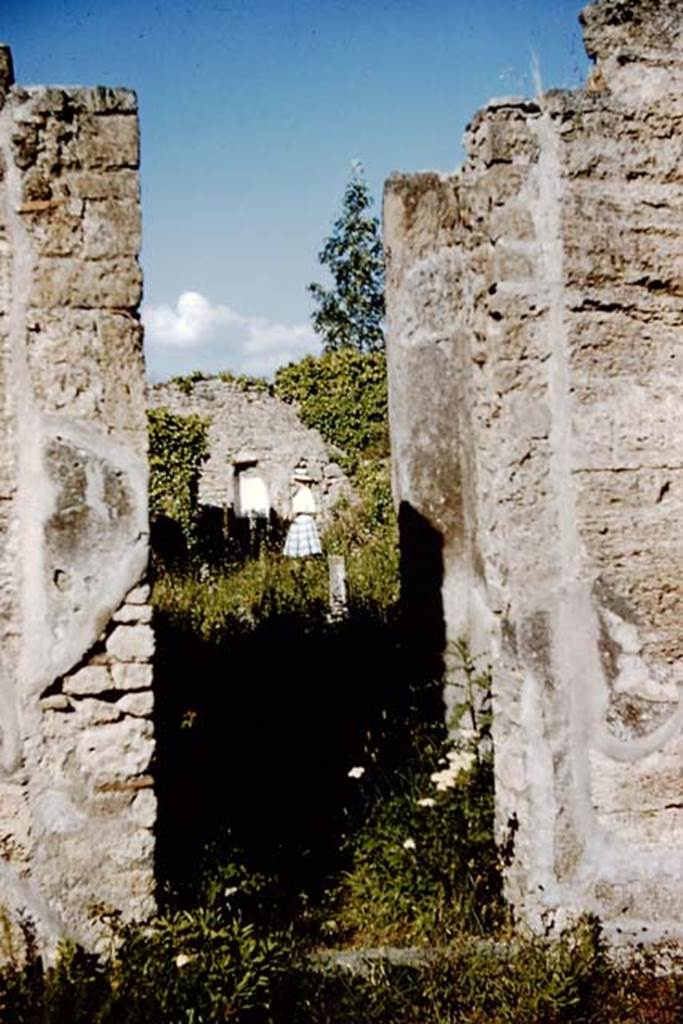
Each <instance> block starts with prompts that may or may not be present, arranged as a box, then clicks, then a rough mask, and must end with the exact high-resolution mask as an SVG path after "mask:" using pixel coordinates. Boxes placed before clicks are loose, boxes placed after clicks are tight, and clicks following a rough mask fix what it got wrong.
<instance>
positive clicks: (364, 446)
mask: <svg viewBox="0 0 683 1024" xmlns="http://www.w3.org/2000/svg"><path fill="white" fill-rule="evenodd" d="M275 394H276V395H277V396H278V398H282V399H284V401H286V402H294V403H296V404H297V406H298V410H299V415H300V416H301V419H302V420H303V422H304V423H305V424H306V426H308V427H314V428H315V429H316V430H319V431H320V433H321V434H322V436H323V438H324V439H325V440H326V441H327V442H328V444H333V445H336V446H337V447H338V448H341V449H342V450H343V451H344V452H346V453H347V454H348V455H350V456H359V455H360V454H361V453H363V454H365V455H366V456H372V455H374V456H384V455H386V454H387V453H388V450H389V428H388V415H387V374H386V358H385V356H384V353H383V352H371V353H368V354H362V353H360V352H358V351H356V350H355V349H352V348H345V349H342V350H341V351H338V352H336V351H333V352H327V353H325V354H324V355H322V356H317V357H316V356H306V357H305V358H304V359H302V360H301V361H300V362H298V363H290V365H289V366H284V367H282V368H281V369H279V370H278V371H277V373H276V375H275Z"/></svg>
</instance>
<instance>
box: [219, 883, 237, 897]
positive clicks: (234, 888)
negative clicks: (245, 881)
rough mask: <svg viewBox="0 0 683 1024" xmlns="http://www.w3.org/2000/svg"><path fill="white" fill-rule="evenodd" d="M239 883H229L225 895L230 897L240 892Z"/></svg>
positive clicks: (224, 891)
mask: <svg viewBox="0 0 683 1024" xmlns="http://www.w3.org/2000/svg"><path fill="white" fill-rule="evenodd" d="M239 888H240V887H239V885H229V886H228V888H227V889H224V890H223V895H224V896H226V897H227V898H228V899H230V897H231V896H234V895H235V893H236V892H239Z"/></svg>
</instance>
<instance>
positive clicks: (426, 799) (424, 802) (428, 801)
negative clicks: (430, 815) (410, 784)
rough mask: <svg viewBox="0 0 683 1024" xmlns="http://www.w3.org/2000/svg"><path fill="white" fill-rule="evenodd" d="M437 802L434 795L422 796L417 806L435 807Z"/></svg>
mask: <svg viewBox="0 0 683 1024" xmlns="http://www.w3.org/2000/svg"><path fill="white" fill-rule="evenodd" d="M435 803H436V800H435V799H434V797H433V796H422V797H420V799H419V800H418V801H417V806H418V807H433V806H434V805H435Z"/></svg>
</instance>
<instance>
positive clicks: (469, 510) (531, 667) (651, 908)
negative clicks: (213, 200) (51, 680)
mask: <svg viewBox="0 0 683 1024" xmlns="http://www.w3.org/2000/svg"><path fill="white" fill-rule="evenodd" d="M583 21H584V24H585V28H586V38H587V45H588V49H589V52H590V53H591V54H592V55H594V56H595V57H596V58H597V64H596V68H595V70H594V72H593V73H592V75H591V77H590V80H589V82H588V84H587V87H586V89H585V90H583V91H580V92H576V93H566V92H549V93H546V94H544V95H541V96H539V97H538V98H537V99H536V100H529V101H527V100H519V99H509V100H500V101H494V102H492V103H491V104H489V106H488V107H487V108H486V109H485V110H484V111H482V112H480V113H479V114H477V116H476V117H475V118H474V120H473V122H472V124H471V125H470V127H469V130H468V135H467V148H468V154H469V155H468V158H467V160H466V162H465V164H464V166H463V167H462V169H461V170H460V171H459V172H458V173H457V174H454V175H450V176H439V175H436V174H422V175H411V176H396V177H394V178H392V179H390V181H389V182H388V183H387V187H386V193H385V207H384V217H385V244H386V249H387V254H388V281H387V308H388V320H389V331H388V335H389V373H390V417H391V428H392V444H393V451H394V483H395V492H396V497H397V499H398V501H399V502H400V503H401V504H402V508H403V510H404V512H405V516H404V520H405V521H406V522H412V523H413V526H414V528H413V530H412V532H406V533H405V534H404V542H405V544H406V545H407V549H406V550H404V555H405V558H406V559H408V560H410V558H411V557H412V558H413V560H414V559H415V557H416V552H415V550H413V549H412V548H411V544H414V542H415V539H416V537H418V536H422V537H423V538H424V537H425V536H427V537H429V538H431V541H432V543H433V545H435V546H436V547H437V548H438V552H439V556H440V564H441V565H442V568H443V581H442V585H441V587H440V592H439V593H438V595H437V597H438V602H439V603H440V605H441V608H442V614H443V619H444V620H445V627H446V634H447V645H446V648H445V651H444V658H445V661H446V667H447V669H448V670H449V679H450V683H449V687H448V688H447V700H448V702H449V703H450V702H452V699H453V694H454V692H455V691H456V690H457V686H458V676H457V658H456V657H455V655H454V653H453V649H454V644H455V642H456V641H457V640H459V639H460V638H461V637H469V640H470V645H471V647H472V649H473V652H474V654H475V655H478V656H479V657H480V658H482V660H484V661H488V660H489V659H490V660H491V661H492V663H493V669H494V688H495V689H494V710H495V723H494V741H495V752H496V803H497V817H498V827H499V834H500V836H501V838H502V837H505V836H506V835H508V833H509V829H510V827H511V825H512V824H516V825H517V831H516V834H515V841H514V860H513V863H512V865H511V867H510V870H509V872H508V877H507V887H508V894H509V896H510V898H511V900H512V902H513V903H514V905H515V907H516V911H517V913H518V915H519V916H520V918H522V919H526V921H527V922H529V923H531V924H532V925H533V926H535V927H538V928H541V927H543V922H544V920H547V915H548V912H551V916H552V915H554V917H555V920H556V922H557V923H558V924H561V923H562V922H563V921H564V920H566V918H567V915H568V914H573V913H575V912H577V911H582V910H589V911H594V912H595V913H597V914H599V915H600V916H601V918H602V919H603V921H604V922H605V925H606V928H607V930H608V932H609V934H610V935H611V936H612V938H613V939H614V940H615V941H620V940H625V941H643V940H644V941H654V940H657V939H660V938H671V939H673V940H676V941H679V942H680V941H681V940H682V939H683V924H682V921H683V913H682V909H683V908H682V907H681V888H680V878H681V876H682V875H683V816H682V814H681V797H680V791H681V781H682V780H681V766H682V762H681V755H682V753H683V741H682V737H681V725H682V723H683V709H682V707H681V703H680V684H681V680H682V677H683V633H682V632H681V584H680V580H681V576H682V575H683V545H682V544H681V539H680V528H679V523H680V519H681V516H682V515H683V463H682V461H681V452H682V451H683V403H682V400H681V382H680V377H681V367H680V360H681V345H680V339H681V324H682V323H683V261H682V259H681V244H680V239H681V236H682V234H683V172H682V170H681V168H683V8H682V7H681V5H680V3H678V2H677V0H665V2H660V0H603V2H600V3H596V4H594V5H592V6H590V7H588V8H587V9H586V11H585V12H584V14H583ZM416 523H417V524H418V525H419V529H417V528H416V527H415V524H416ZM437 575H438V574H437ZM439 582H440V581H439V580H438V579H434V578H433V580H432V583H433V585H435V586H436V587H437V588H438V586H439ZM427 585H428V584H427Z"/></svg>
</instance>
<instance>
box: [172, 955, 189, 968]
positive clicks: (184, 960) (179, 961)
mask: <svg viewBox="0 0 683 1024" xmlns="http://www.w3.org/2000/svg"><path fill="white" fill-rule="evenodd" d="M191 959H192V957H191V956H188V955H187V953H178V956H177V957H176V958H175V965H176V967H184V966H185V964H189V962H190V960H191Z"/></svg>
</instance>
